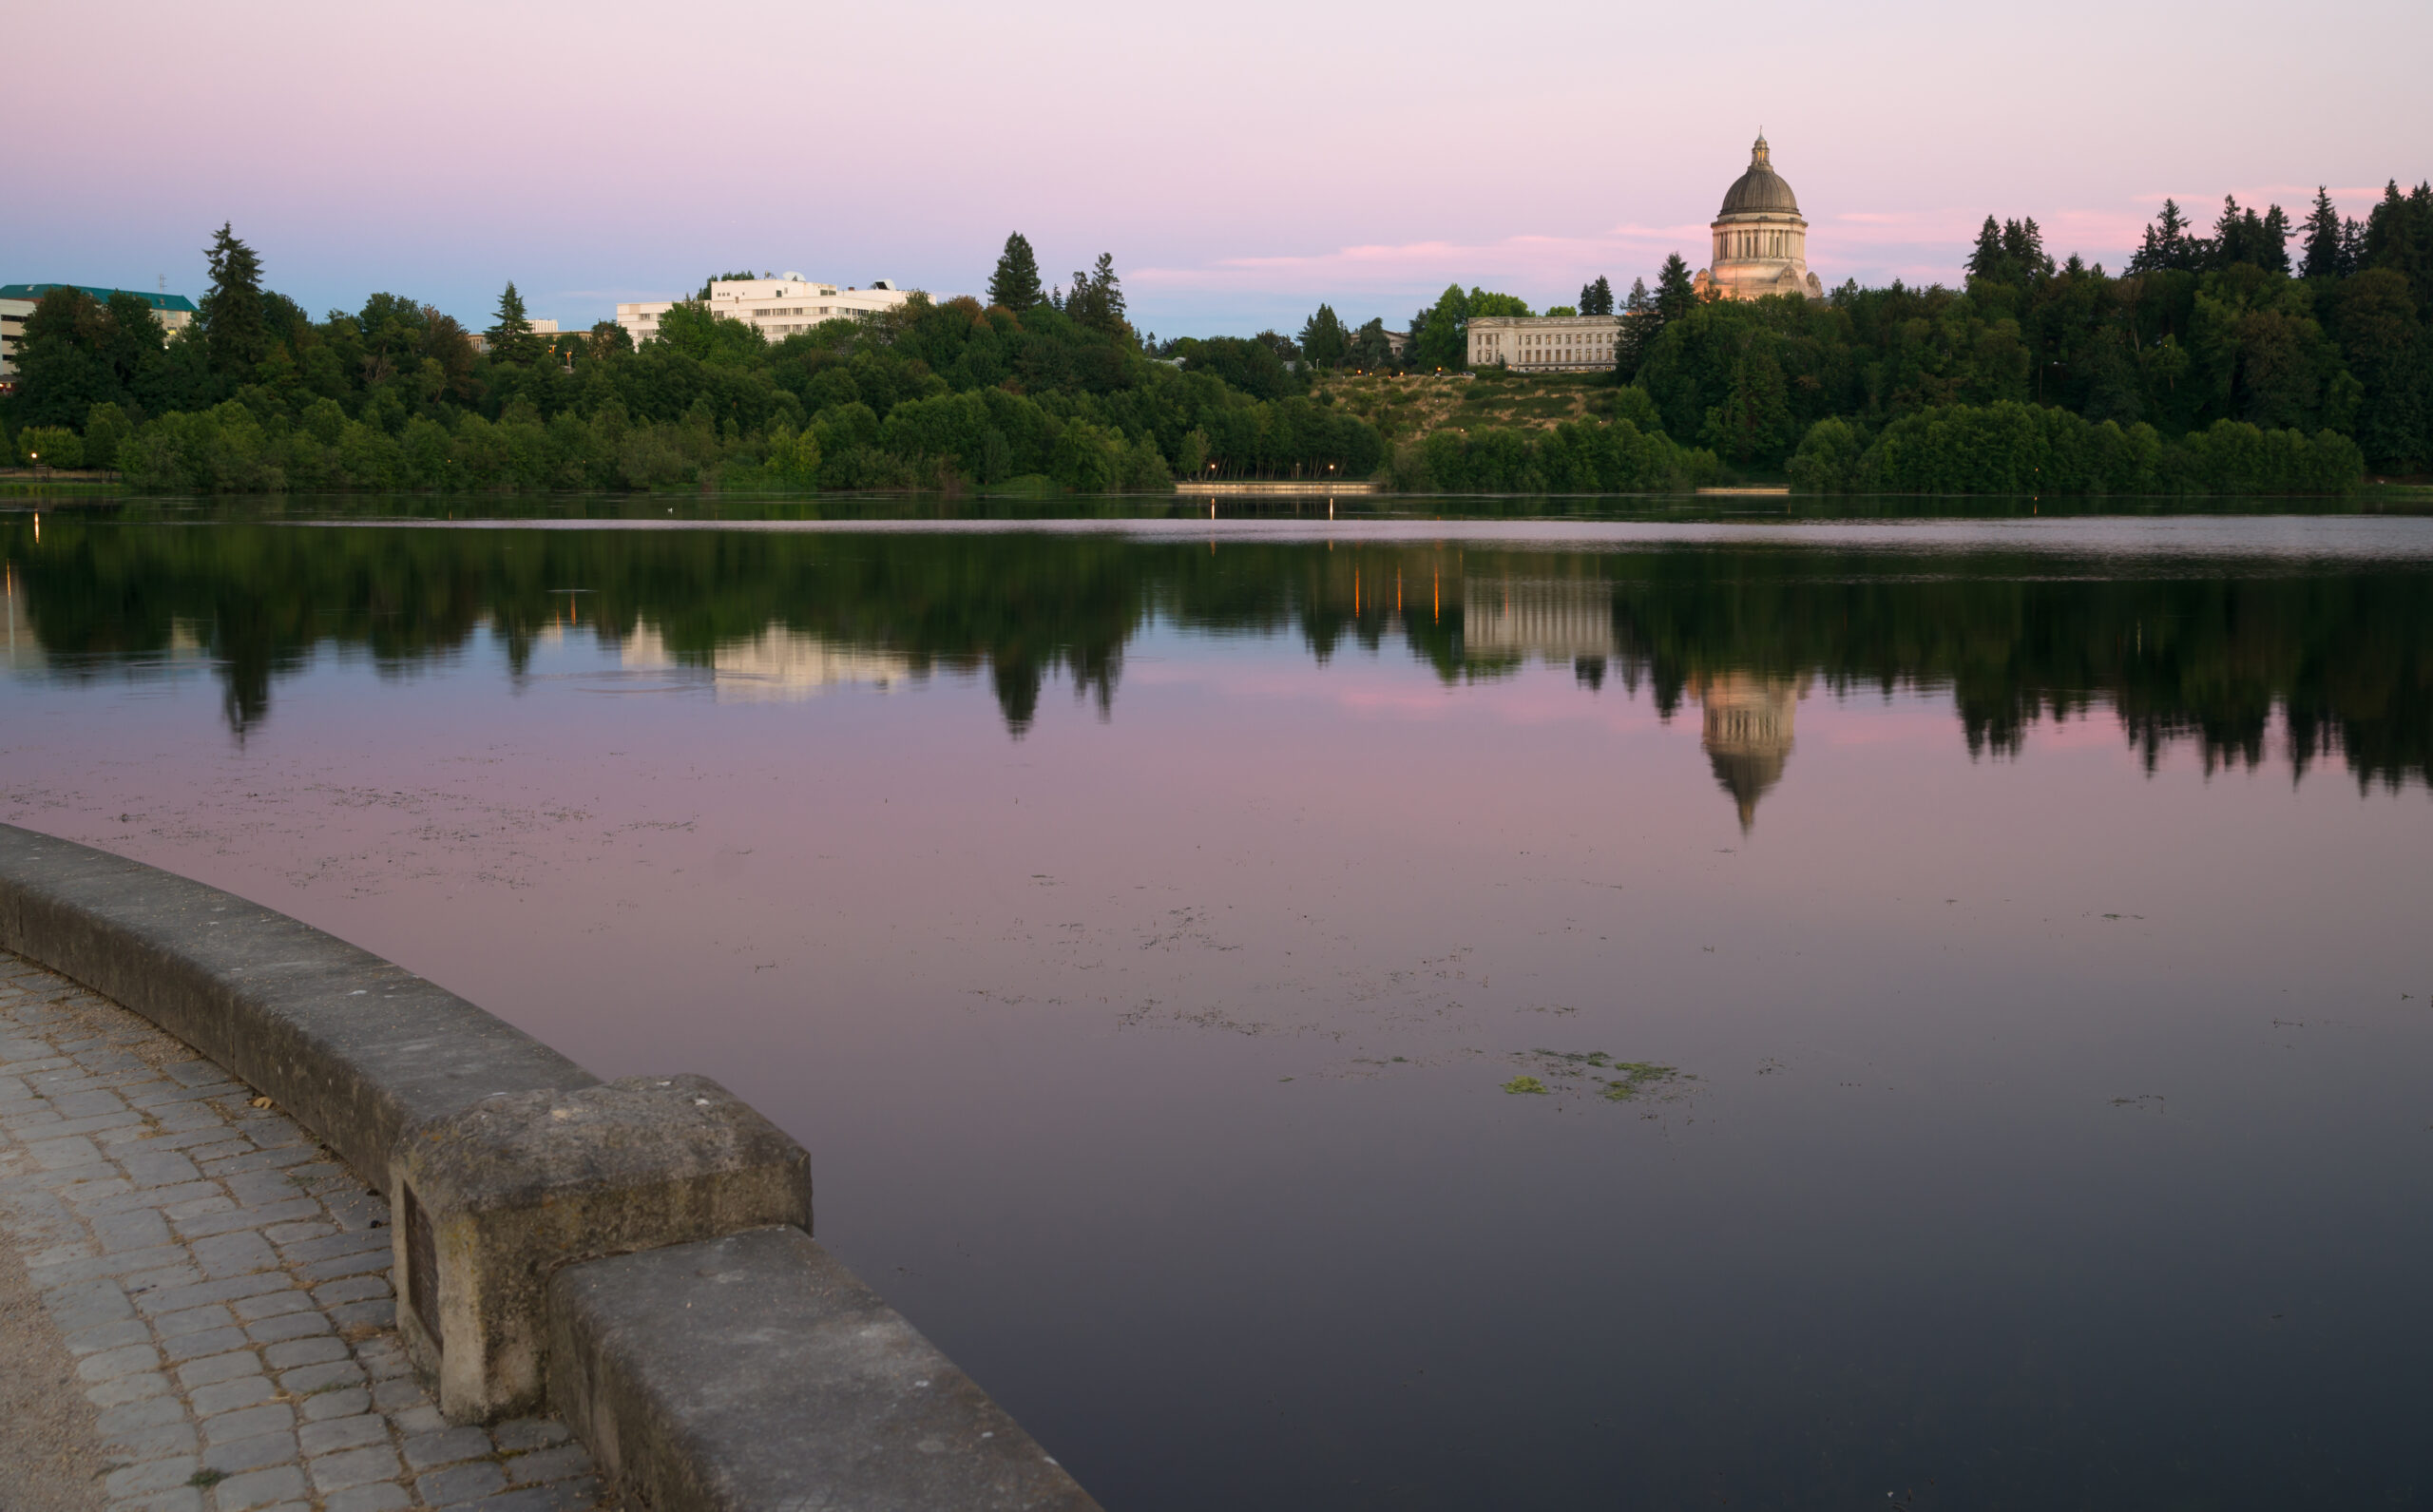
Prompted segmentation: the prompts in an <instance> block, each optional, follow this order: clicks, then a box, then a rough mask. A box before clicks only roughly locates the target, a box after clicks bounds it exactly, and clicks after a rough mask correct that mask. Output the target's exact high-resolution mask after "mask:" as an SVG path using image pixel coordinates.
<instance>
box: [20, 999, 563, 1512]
mask: <svg viewBox="0 0 2433 1512" xmlns="http://www.w3.org/2000/svg"><path fill="white" fill-rule="evenodd" d="M254 1102H255V1099H254V1098H253V1097H252V1094H251V1092H250V1090H249V1089H248V1088H246V1087H244V1086H242V1085H240V1084H239V1083H237V1082H235V1081H231V1080H230V1079H229V1077H228V1075H227V1073H225V1072H223V1071H221V1070H220V1068H219V1067H218V1066H216V1065H214V1064H212V1063H211V1062H208V1061H203V1060H199V1059H197V1058H196V1056H195V1054H194V1052H193V1051H192V1050H190V1049H188V1048H186V1046H185V1045H183V1044H182V1043H179V1042H178V1041H176V1040H174V1039H171V1038H170V1037H168V1036H167V1035H164V1034H163V1033H161V1032H160V1031H159V1030H157V1029H155V1028H153V1027H152V1026H151V1025H150V1024H147V1023H145V1022H144V1021H143V1020H142V1019H139V1018H137V1017H136V1016H135V1015H134V1014H132V1013H129V1012H127V1011H126V1010H125V1009H124V1008H121V1007H119V1006H117V1005H115V1004H112V1003H109V1002H107V1001H106V1000H105V999H102V998H100V997H97V996H95V995H94V994H92V993H90V992H87V991H86V990H84V989H83V988H81V987H78V986H75V985H74V984H73V983H70V982H68V981H67V980H65V979H64V978H61V977H59V976H56V975H53V974H52V973H50V972H48V971H45V970H43V969H41V968H40V967H34V966H31V965H29V964H28V963H27V962H25V961H23V960H21V959H19V958H18V957H16V956H12V955H10V954H7V953H6V952H0V1234H5V1236H6V1237H5V1240H0V1242H10V1243H13V1245H14V1246H15V1248H16V1250H17V1253H18V1254H19V1256H20V1257H21V1258H23V1260H24V1261H25V1262H26V1266H27V1269H28V1272H29V1274H30V1275H31V1277H32V1279H33V1284H34V1286H35V1288H36V1289H37V1290H38V1291H39V1292H40V1293H41V1296H42V1300H43V1304H44V1306H45V1308H46V1309H47V1310H48V1312H49V1314H50V1317H51V1320H52V1322H53V1323H55V1324H56V1325H57V1327H58V1329H59V1331H60V1333H61V1335H62V1337H63V1338H64V1340H65V1342H66V1343H67V1348H68V1351H69V1352H70V1354H71V1355H73V1356H74V1357H75V1359H76V1362H77V1374H78V1375H79V1376H80V1377H81V1378H82V1380H83V1381H84V1383H85V1386H86V1395H87V1396H88V1397H90V1398H91V1399H92V1401H93V1403H94V1405H95V1406H96V1407H99V1408H100V1409H101V1417H100V1429H101V1437H102V1441H103V1442H102V1445H101V1447H102V1451H103V1454H104V1456H105V1464H106V1465H107V1469H106V1472H105V1476H104V1478H103V1483H102V1488H103V1491H104V1493H105V1496H106V1497H107V1499H108V1502H109V1505H110V1507H111V1512H139V1509H140V1512H254V1509H257V1508H277V1509H278V1512H303V1509H307V1508H318V1509H321V1512H390V1509H392V1508H403V1507H413V1506H428V1507H457V1506H477V1507H480V1508H483V1509H485V1512H576V1509H580V1508H585V1507H591V1506H595V1505H599V1504H601V1503H602V1502H603V1497H602V1495H601V1492H600V1489H599V1487H598V1484H597V1482H596V1480H595V1478H594V1477H593V1476H592V1474H591V1464H590V1462H589V1460H588V1458H587V1457H586V1456H585V1455H584V1451H583V1446H582V1445H579V1444H575V1443H573V1442H571V1441H570V1440H569V1438H568V1436H567V1433H566V1430H565V1426H563V1425H561V1424H559V1423H557V1422H556V1421H554V1420H551V1419H544V1418H527V1419H524V1420H521V1421H517V1422H513V1423H503V1424H500V1425H498V1426H495V1427H492V1428H489V1429H487V1430H485V1429H482V1428H470V1427H457V1428H451V1427H450V1426H448V1425H447V1424H446V1423H444V1422H443V1421H441V1419H440V1416H439V1412H438V1409H437V1408H436V1407H433V1406H432V1405H431V1399H430V1397H428V1396H427V1395H425V1394H424V1392H423V1390H422V1388H421V1387H420V1386H418V1385H416V1384H415V1381H414V1378H413V1374H412V1371H411V1370H410V1369H409V1368H408V1367H407V1365H406V1361H405V1356H404V1352H403V1349H401V1347H400V1346H399V1344H398V1342H397V1333H396V1329H395V1327H394V1323H393V1305H392V1299H391V1292H390V1288H389V1253H390V1252H389V1229H388V1219H389V1205H388V1203H387V1202H386V1201H385V1200H383V1199H382V1198H381V1197H378V1196H373V1195H371V1194H368V1193H367V1192H365V1190H364V1188H363V1186H362V1184H361V1183H360V1182H359V1181H357V1180H356V1179H355V1177H354V1174H353V1173H352V1172H350V1171H348V1170H347V1169H346V1168H345V1167H344V1166H342V1165H341V1164H339V1163H338V1161H337V1160H336V1158H335V1157H333V1156H332V1155H331V1154H330V1153H329V1152H328V1151H327V1150H324V1149H322V1148H321V1147H320V1146H319V1145H318V1144H316V1143H315V1142H314V1140H313V1139H312V1138H311V1137H310V1136H309V1135H307V1134H305V1133H304V1132H303V1131H302V1130H301V1129H299V1128H297V1126H296V1125H295V1124H294V1123H293V1122H291V1121H289V1120H287V1119H285V1118H283V1117H281V1116H280V1115H279V1114H278V1112H277V1111H276V1110H275V1109H271V1108H267V1107H257V1106H255V1105H254ZM5 1470H6V1466H0V1472H5Z"/></svg>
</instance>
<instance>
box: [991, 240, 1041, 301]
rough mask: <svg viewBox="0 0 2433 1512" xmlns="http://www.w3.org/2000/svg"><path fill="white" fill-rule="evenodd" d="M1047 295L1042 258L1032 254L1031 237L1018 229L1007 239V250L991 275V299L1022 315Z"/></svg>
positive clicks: (999, 258) (998, 259)
mask: <svg viewBox="0 0 2433 1512" xmlns="http://www.w3.org/2000/svg"><path fill="white" fill-rule="evenodd" d="M1043 297H1044V296H1043V294H1042V293H1041V290H1040V287H1039V259H1038V258H1035V257H1033V256H1032V255H1031V250H1030V240H1029V239H1028V238H1026V237H1025V236H1024V235H1023V234H1022V233H1021V232H1019V231H1017V232H1015V233H1014V234H1013V235H1012V236H1009V237H1007V238H1006V250H1005V251H1003V252H1001V253H999V254H998V255H997V271H996V272H994V273H992V274H990V275H989V276H988V302H989V303H990V304H995V305H1003V306H1005V307H1006V309H1008V310H1011V311H1013V312H1014V313H1015V314H1016V315H1020V314H1022V313H1023V312H1024V311H1025V310H1027V309H1029V308H1030V307H1031V306H1033V305H1035V304H1037V303H1039V301H1040V300H1041V298H1043Z"/></svg>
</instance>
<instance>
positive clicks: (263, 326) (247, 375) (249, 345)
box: [196, 222, 271, 382]
mask: <svg viewBox="0 0 2433 1512" xmlns="http://www.w3.org/2000/svg"><path fill="white" fill-rule="evenodd" d="M204 256H206V257H207V258H210V259H211V288H210V290H209V292H207V293H205V294H204V295H203V297H202V303H201V306H200V307H199V309H198V310H197V312H196V314H197V316H199V321H200V324H201V327H202V340H203V351H204V352H205V354H207V355H208V356H209V358H210V363H211V370H212V371H213V372H214V373H223V374H230V375H234V376H236V377H237V378H238V379H239V381H240V382H241V381H250V380H251V379H252V377H253V373H254V364H255V363H258V362H259V361H261V360H262V359H263V358H264V357H266V356H269V355H270V346H271V339H270V326H269V322H268V321H267V320H265V319H264V318H263V311H262V264H261V259H260V258H258V257H256V256H255V255H254V249H253V248H251V247H249V246H247V245H245V244H244V243H243V242H242V241H239V240H238V239H237V238H236V236H235V235H234V233H233V231H232V229H231V227H230V225H229V224H228V223H227V222H222V223H221V225H220V230H219V231H218V232H217V233H216V234H214V236H213V237H212V239H211V245H210V247H209V248H208V249H207V250H206V251H205V253H204Z"/></svg>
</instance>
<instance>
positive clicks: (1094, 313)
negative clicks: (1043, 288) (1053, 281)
mask: <svg viewBox="0 0 2433 1512" xmlns="http://www.w3.org/2000/svg"><path fill="white" fill-rule="evenodd" d="M1057 303H1058V307H1059V308H1060V309H1062V310H1063V312H1064V313H1065V315H1067V316H1071V317H1072V319H1073V320H1074V321H1075V322H1076V323H1077V324H1081V325H1085V326H1088V327H1089V328H1090V329H1092V330H1094V331H1104V332H1106V333H1108V334H1109V335H1122V334H1123V333H1124V332H1125V331H1127V330H1129V329H1130V327H1128V326H1126V325H1125V324H1124V322H1123V282H1122V280H1121V279H1120V278H1117V277H1116V276H1115V254H1114V253H1112V252H1102V253H1100V254H1099V261H1098V267H1097V268H1096V269H1095V270H1093V271H1091V272H1089V273H1082V272H1081V271H1080V270H1078V269H1077V270H1075V272H1074V274H1073V289H1072V292H1071V293H1069V294H1067V295H1066V296H1065V297H1063V299H1062V300H1061V301H1057Z"/></svg>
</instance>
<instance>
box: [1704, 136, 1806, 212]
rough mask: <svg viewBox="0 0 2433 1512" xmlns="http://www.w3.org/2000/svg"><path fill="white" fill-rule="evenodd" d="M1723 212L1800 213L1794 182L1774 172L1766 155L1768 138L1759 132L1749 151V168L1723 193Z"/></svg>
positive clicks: (1772, 165) (1770, 160) (1771, 163)
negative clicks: (1793, 190) (1792, 186)
mask: <svg viewBox="0 0 2433 1512" xmlns="http://www.w3.org/2000/svg"><path fill="white" fill-rule="evenodd" d="M1722 213H1723V214H1724V215H1797V214H1799V198H1798V196H1796V195H1794V194H1792V193H1791V185H1790V184H1788V183H1786V182H1783V176H1782V175H1781V174H1779V173H1776V172H1775V171H1774V164H1773V162H1772V159H1771V158H1770V157H1769V156H1768V155H1767V151H1766V138H1765V134H1764V133H1763V132H1760V133H1758V136H1757V144H1756V145H1755V146H1754V147H1752V148H1751V149H1750V150H1749V171H1748V172H1746V173H1744V174H1742V175H1741V176H1740V177H1739V178H1737V179H1735V180H1734V181H1733V182H1732V187H1731V188H1729V189H1727V190H1725V191H1724V194H1723V210H1722Z"/></svg>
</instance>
